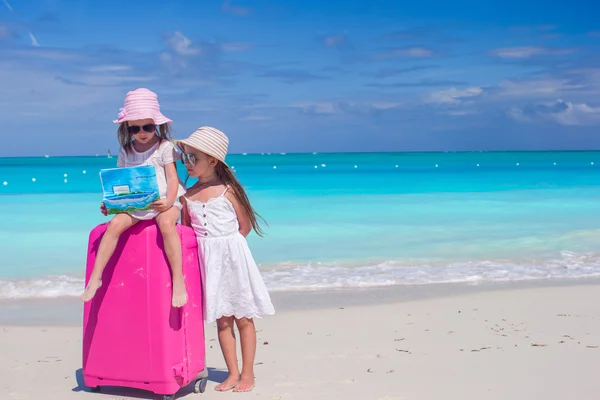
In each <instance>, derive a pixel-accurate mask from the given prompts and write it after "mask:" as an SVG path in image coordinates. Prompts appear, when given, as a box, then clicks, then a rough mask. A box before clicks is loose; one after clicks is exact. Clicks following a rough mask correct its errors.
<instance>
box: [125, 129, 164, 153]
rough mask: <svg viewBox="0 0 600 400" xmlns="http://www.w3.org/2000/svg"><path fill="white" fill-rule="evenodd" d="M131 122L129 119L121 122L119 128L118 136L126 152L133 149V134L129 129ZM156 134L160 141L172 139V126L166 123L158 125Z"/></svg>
mask: <svg viewBox="0 0 600 400" xmlns="http://www.w3.org/2000/svg"><path fill="white" fill-rule="evenodd" d="M128 127H129V124H128V123H127V121H125V122H123V123H121V124H120V125H119V128H117V137H118V138H119V144H120V145H121V147H122V148H123V150H125V152H126V153H130V152H131V149H133V135H132V134H131V133H129V132H128V131H127V128H128ZM154 134H155V135H157V136H158V138H159V139H160V141H161V142H162V141H163V140H171V128H170V127H169V124H167V123H164V124H162V125H158V126H157V127H156V131H154Z"/></svg>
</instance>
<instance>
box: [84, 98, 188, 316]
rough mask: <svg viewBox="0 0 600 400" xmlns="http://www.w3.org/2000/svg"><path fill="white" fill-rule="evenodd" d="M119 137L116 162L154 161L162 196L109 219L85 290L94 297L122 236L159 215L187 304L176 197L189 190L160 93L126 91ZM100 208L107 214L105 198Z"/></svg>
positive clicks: (176, 301)
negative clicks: (178, 165) (182, 178)
mask: <svg viewBox="0 0 600 400" xmlns="http://www.w3.org/2000/svg"><path fill="white" fill-rule="evenodd" d="M113 122H114V123H116V124H119V128H118V131H117V132H118V137H119V143H120V145H121V150H120V152H119V159H118V161H117V166H118V167H120V168H122V167H136V166H139V165H153V166H154V167H155V168H156V179H157V181H158V188H159V191H160V199H159V200H157V201H155V202H154V203H152V209H151V210H149V211H137V212H133V213H130V214H125V213H122V214H117V215H115V216H114V217H113V219H112V220H111V221H110V222H109V224H108V228H107V229H106V232H105V233H104V236H103V237H102V240H101V241H100V245H99V247H98V253H97V256H96V261H95V263H94V269H93V271H92V275H91V277H90V280H89V282H88V285H87V287H86V289H85V292H84V293H83V294H82V295H81V299H82V300H83V301H90V300H91V299H92V298H93V297H94V295H95V294H96V291H97V290H98V289H99V288H100V286H101V285H102V272H103V271H104V268H105V267H106V264H107V263H108V260H109V259H110V257H111V256H112V255H113V253H114V251H115V248H116V246H117V242H118V240H119V237H120V236H121V234H122V233H123V232H125V231H126V230H127V229H129V228H131V227H132V226H133V225H135V224H136V223H138V222H139V221H141V220H148V219H152V218H156V223H157V224H158V227H159V229H160V231H161V233H162V237H163V241H164V245H165V252H166V254H167V258H168V260H169V264H170V266H171V272H172V275H173V298H172V304H173V307H182V306H183V305H184V304H185V303H186V302H187V292H186V289H185V282H184V279H183V272H182V261H181V240H180V239H179V235H178V234H177V230H176V223H177V221H178V220H179V211H180V210H181V209H182V207H183V206H182V204H181V203H180V202H179V201H178V200H177V199H178V198H179V197H180V196H181V195H183V194H184V193H185V189H184V187H183V186H182V185H181V184H180V180H179V176H178V175H177V169H176V167H175V162H176V160H177V159H178V158H179V157H178V155H177V152H176V150H175V147H174V146H173V144H172V143H171V141H170V130H169V124H170V123H171V122H172V121H171V120H170V119H169V118H167V117H165V116H164V115H162V113H161V112H160V106H159V103H158V97H157V95H156V94H155V93H154V92H152V91H150V90H148V89H143V88H141V89H136V90H133V91H130V92H129V93H127V96H126V97H125V105H124V106H123V108H121V112H120V113H119V116H118V119H117V120H116V121H113ZM100 210H101V211H102V213H103V214H104V215H107V212H106V208H105V207H104V204H102V205H101V206H100Z"/></svg>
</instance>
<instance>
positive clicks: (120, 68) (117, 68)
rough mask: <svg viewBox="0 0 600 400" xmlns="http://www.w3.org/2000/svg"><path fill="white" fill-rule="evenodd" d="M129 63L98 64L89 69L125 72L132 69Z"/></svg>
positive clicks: (91, 70) (93, 70)
mask: <svg viewBox="0 0 600 400" xmlns="http://www.w3.org/2000/svg"><path fill="white" fill-rule="evenodd" d="M130 70H131V66H129V65H98V66H95V67H91V68H89V69H88V71H90V72H125V71H130Z"/></svg>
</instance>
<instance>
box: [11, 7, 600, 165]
mask: <svg viewBox="0 0 600 400" xmlns="http://www.w3.org/2000/svg"><path fill="white" fill-rule="evenodd" d="M2 2H3V3H4V4H3V6H2V5H0V6H1V7H0V77H1V79H2V86H1V90H0V117H1V118H2V121H3V123H2V129H0V139H1V143H2V145H1V146H0V156H10V155H43V154H52V155H59V154H63V155H75V154H96V153H105V152H106V150H107V149H109V148H110V149H111V150H112V151H113V152H114V151H116V150H117V147H118V144H117V140H116V127H115V125H113V124H112V122H111V121H112V120H113V119H115V117H116V115H117V112H118V110H119V107H121V106H122V102H123V98H124V95H125V93H126V92H127V91H128V90H131V89H134V88H137V87H147V88H150V89H152V90H154V91H155V92H157V93H158V95H159V100H160V102H161V106H162V110H163V113H164V114H166V115H167V116H169V117H170V118H172V119H173V120H174V124H173V128H174V130H175V136H176V137H178V138H181V137H185V136H186V135H188V134H189V133H191V132H192V131H193V130H194V129H196V128H197V127H199V126H202V125H212V126H215V127H218V128H220V129H222V130H223V131H225V132H226V133H227V134H228V135H229V137H230V139H231V145H230V151H231V152H238V153H239V152H295V151H301V152H303V151H319V152H325V151H415V150H426V151H428V150H430V151H447V150H532V149H600V22H599V21H600V19H599V18H598V15H599V14H600V13H599V12H600V5H594V4H593V2H591V1H571V2H569V3H568V4H567V3H564V2H563V3H562V6H559V5H555V3H552V2H548V1H546V2H537V1H529V2H524V1H513V0H507V1H502V2H481V1H477V2H475V1H462V2H461V1H454V2H448V1H438V2H433V1H419V2H400V1H384V0H371V1H353V0H346V1H343V2H342V1H330V2H328V3H326V2H323V1H313V0H302V1H299V0H286V1H275V0H271V1H266V0H260V1H249V0H245V1H242V0H240V1H234V0H229V1H212V0H203V1H183V0H163V1H154V0H146V1H144V2H139V1H114V0H103V1H101V2H100V1H86V0H32V1H23V0H2ZM141 4H143V5H144V6H143V8H142V7H140V5H141Z"/></svg>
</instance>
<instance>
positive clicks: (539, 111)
mask: <svg viewBox="0 0 600 400" xmlns="http://www.w3.org/2000/svg"><path fill="white" fill-rule="evenodd" d="M508 114H509V116H510V117H512V118H513V119H515V120H517V121H521V122H550V123H557V124H560V125H570V126H581V125H600V107H593V106H590V105H588V104H585V103H579V104H574V103H571V102H569V101H564V100H562V99H558V100H555V101H553V102H540V103H536V104H533V105H527V106H525V107H513V108H511V109H510V110H509V111H508Z"/></svg>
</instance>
